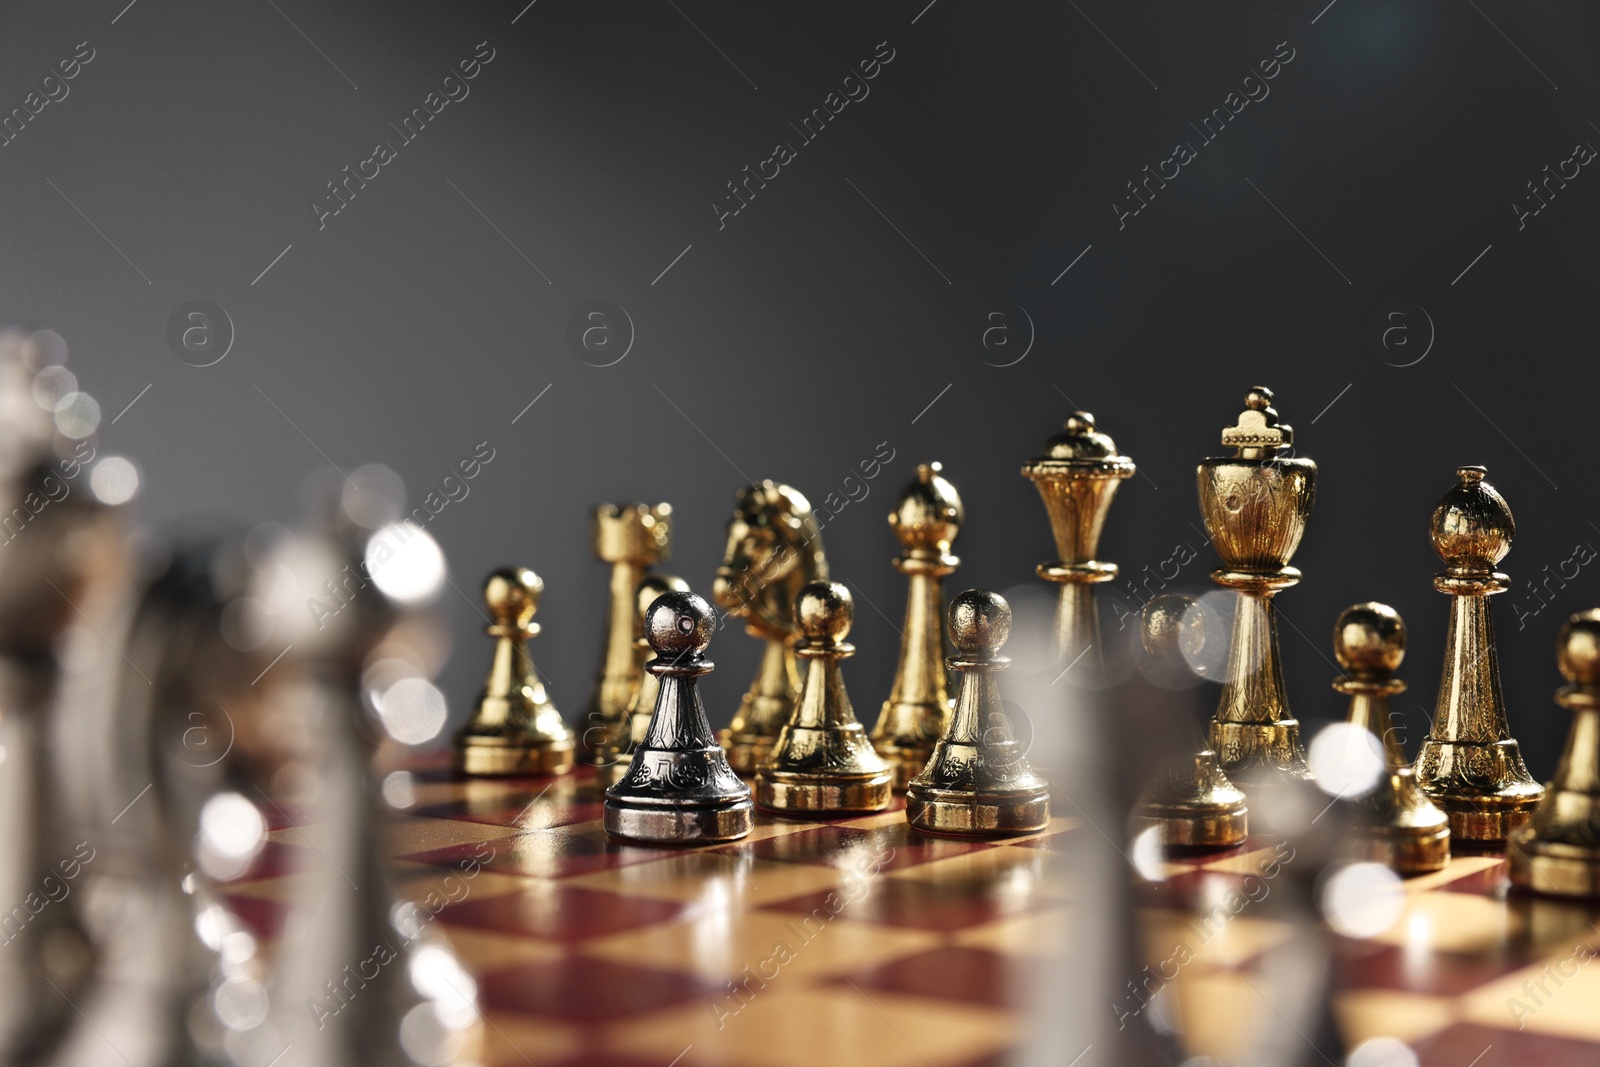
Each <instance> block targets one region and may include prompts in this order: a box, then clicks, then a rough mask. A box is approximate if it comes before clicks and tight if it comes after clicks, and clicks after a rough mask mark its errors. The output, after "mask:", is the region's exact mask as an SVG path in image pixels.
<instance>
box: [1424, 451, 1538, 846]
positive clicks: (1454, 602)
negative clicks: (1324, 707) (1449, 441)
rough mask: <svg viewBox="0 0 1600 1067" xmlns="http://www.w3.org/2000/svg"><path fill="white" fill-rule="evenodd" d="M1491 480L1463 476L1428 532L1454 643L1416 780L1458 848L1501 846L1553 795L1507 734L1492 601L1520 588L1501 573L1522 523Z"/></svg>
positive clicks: (1468, 470)
mask: <svg viewBox="0 0 1600 1067" xmlns="http://www.w3.org/2000/svg"><path fill="white" fill-rule="evenodd" d="M1486 473H1487V471H1486V470H1485V469H1484V468H1483V467H1458V468H1456V475H1457V476H1458V477H1459V478H1460V479H1461V480H1460V482H1459V483H1458V484H1457V485H1455V486H1454V487H1453V488H1451V489H1450V491H1449V492H1447V493H1445V495H1444V496H1443V497H1441V498H1440V500H1439V503H1438V504H1437V505H1435V506H1434V509H1433V520H1432V522H1431V524H1430V528H1429V534H1430V536H1431V538H1432V540H1433V550H1434V552H1435V553H1437V554H1438V556H1439V558H1440V559H1441V560H1443V561H1444V564H1445V569H1444V571H1443V572H1441V573H1439V574H1436V575H1434V579H1433V587H1434V588H1435V589H1437V590H1439V592H1441V593H1445V594H1447V595H1448V596H1449V597H1450V635H1449V638H1448V642H1447V644H1446V647H1445V661H1444V676H1443V677H1442V678H1441V679H1440V682H1439V699H1438V703H1437V704H1436V705H1435V707H1434V712H1433V730H1432V731H1431V732H1430V733H1429V735H1428V739H1427V740H1426V741H1424V742H1423V743H1422V750H1421V751H1420V752H1419V753H1418V755H1417V782H1418V784H1419V785H1421V786H1422V791H1423V792H1425V793H1427V794H1428V796H1429V797H1431V798H1432V799H1433V802H1434V803H1435V804H1438V805H1439V806H1440V807H1441V808H1443V809H1444V810H1445V814H1447V815H1449V816H1450V833H1451V834H1452V835H1454V836H1455V837H1456V838H1457V839H1458V840H1462V841H1472V842H1479V843H1485V844H1492V843H1495V842H1499V841H1503V840H1504V839H1505V837H1506V835H1507V834H1509V833H1510V832H1511V831H1512V830H1514V829H1516V828H1517V827H1518V826H1520V825H1521V824H1522V823H1523V822H1524V821H1526V819H1527V818H1528V814H1529V813H1530V812H1531V811H1532V810H1533V806H1534V805H1535V804H1537V803H1538V802H1539V798H1540V797H1541V796H1543V795H1544V789H1543V788H1542V787H1540V785H1539V783H1537V782H1535V781H1534V780H1533V778H1532V776H1530V775H1529V774H1528V768H1527V767H1525V766H1524V765H1523V763H1522V753H1521V751H1520V750H1519V749H1518V747H1517V742H1516V741H1515V740H1513V739H1512V737H1511V734H1510V731H1509V729H1508V728H1507V726H1506V708H1505V698H1504V697H1503V696H1502V695H1501V692H1500V660H1499V658H1498V656H1496V654H1495V644H1494V620H1493V618H1492V617H1491V616H1490V613H1489V597H1491V596H1493V595H1494V594H1496V593H1503V592H1505V591H1506V590H1507V589H1509V588H1510V587H1511V579H1509V578H1507V577H1506V576H1505V575H1504V574H1501V573H1500V572H1499V571H1497V570H1495V569H1494V568H1495V564H1497V563H1499V562H1500V561H1501V560H1502V559H1504V558H1505V556H1506V553H1507V552H1510V551H1511V542H1512V539H1513V538H1514V537H1515V536H1516V532H1517V525H1516V522H1515V521H1514V520H1513V519H1512V518H1511V509H1510V507H1508V506H1507V505H1506V502H1505V498H1504V497H1502V496H1501V495H1500V494H1499V493H1497V492H1495V489H1494V486H1492V485H1490V484H1489V483H1488V482H1486V481H1484V480H1483V476H1484V474H1486Z"/></svg>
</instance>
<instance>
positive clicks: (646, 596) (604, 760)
mask: <svg viewBox="0 0 1600 1067" xmlns="http://www.w3.org/2000/svg"><path fill="white" fill-rule="evenodd" d="M688 591H689V583H688V582H686V581H684V580H683V579H682V578H678V577H675V576H674V575H670V574H647V575H645V576H644V577H643V578H642V579H640V580H639V585H638V586H637V587H636V588H635V589H634V591H633V596H634V608H633V640H634V644H635V646H636V647H637V648H638V650H639V660H640V668H639V674H640V678H639V684H638V686H636V687H635V688H634V691H633V697H632V699H630V700H629V702H628V714H627V718H626V720H625V721H624V723H623V730H622V732H621V734H620V736H619V737H618V738H617V739H616V740H615V741H614V742H613V743H612V746H611V748H610V749H609V750H608V751H607V752H605V753H604V754H603V755H602V757H601V763H600V766H599V767H598V768H597V769H596V771H595V774H596V775H597V776H598V777H599V778H600V781H601V782H602V783H604V784H605V785H614V784H616V783H617V782H619V781H621V780H622V776H623V775H625V774H627V773H628V765H629V764H631V763H632V762H633V754H634V752H635V751H636V750H637V749H638V747H639V746H640V745H642V744H644V739H645V738H646V737H647V736H649V733H650V718H651V716H652V715H654V714H655V710H656V694H657V693H659V692H660V691H661V679H659V678H657V677H656V676H655V675H654V674H652V673H650V671H649V670H648V669H647V668H646V667H645V666H644V664H645V663H646V662H647V661H648V659H649V657H650V641H649V639H648V638H647V637H646V636H645V629H644V628H645V623H646V621H647V620H648V618H649V615H650V605H651V604H654V603H655V602H656V598H657V597H659V596H661V595H662V594H663V593H687V592H688Z"/></svg>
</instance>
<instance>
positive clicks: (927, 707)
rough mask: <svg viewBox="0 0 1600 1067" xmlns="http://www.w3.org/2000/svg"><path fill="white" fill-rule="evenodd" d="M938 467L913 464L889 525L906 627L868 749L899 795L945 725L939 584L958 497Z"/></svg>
mask: <svg viewBox="0 0 1600 1067" xmlns="http://www.w3.org/2000/svg"><path fill="white" fill-rule="evenodd" d="M942 469H943V468H942V467H941V466H940V465H939V464H938V463H920V464H918V465H917V478H916V480H915V481H913V482H912V483H911V484H910V485H908V486H906V487H905V489H903V490H902V491H901V493H900V499H899V501H898V502H897V503H896V504H895V509H894V510H893V511H892V512H890V513H889V525H890V526H891V527H893V529H894V532H895V534H896V535H897V536H898V537H899V538H900V544H901V545H902V546H904V548H905V551H904V552H903V553H902V554H901V555H899V556H896V557H895V559H894V569H895V570H897V571H899V572H900V573H901V574H903V575H905V576H906V580H907V583H908V585H909V589H908V590H907V592H906V621H905V626H904V628H903V629H901V631H900V664H899V666H898V667H896V668H895V672H894V685H893V687H892V688H891V689H890V690H889V699H888V700H886V701H884V704H883V709H882V710H881V711H880V712H879V713H878V723H877V725H876V726H874V727H873V728H872V744H873V747H874V748H876V749H877V750H878V755H880V756H882V757H883V758H884V759H885V760H887V761H888V763H889V767H890V769H891V770H893V771H894V787H895V789H896V790H899V791H901V792H903V791H904V790H905V788H906V786H907V785H909V784H910V782H911V779H912V778H913V777H915V776H916V774H917V772H918V771H920V770H922V768H923V767H925V766H927V764H928V757H929V756H931V755H933V744H934V742H935V741H937V740H939V737H940V735H941V734H943V733H944V728H945V724H946V723H948V722H949V721H950V691H949V687H948V683H947V682H946V680H945V670H944V656H945V648H944V589H943V584H942V583H943V579H944V578H945V577H946V576H948V575H949V574H951V573H953V572H954V571H955V569H956V567H957V566H959V565H960V563H961V560H959V559H957V558H956V557H955V556H952V555H951V554H950V545H951V543H952V542H954V541H955V539H956V534H958V533H960V532H961V522H962V519H963V518H964V513H963V511H962V507H961V496H960V494H958V493H957V492H956V487H955V486H953V485H951V484H950V483H949V482H948V481H946V480H945V479H944V478H943V477H941V476H940V474H939V472H940V471H941V470H942Z"/></svg>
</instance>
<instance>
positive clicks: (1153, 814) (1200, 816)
mask: <svg viewBox="0 0 1600 1067" xmlns="http://www.w3.org/2000/svg"><path fill="white" fill-rule="evenodd" d="M1135 821H1136V823H1137V824H1138V825H1139V826H1147V827H1148V826H1154V827H1159V828H1160V830H1161V843H1162V844H1163V845H1165V846H1166V847H1168V848H1191V849H1221V848H1232V847H1234V846H1235V845H1238V844H1241V843H1243V841H1244V839H1245V837H1246V836H1248V835H1249V833H1250V816H1249V809H1248V808H1246V807H1245V805H1244V804H1239V805H1237V806H1235V807H1223V808H1215V809H1204V808H1193V807H1186V806H1185V807H1159V806H1154V805H1149V806H1145V807H1143V808H1140V810H1139V813H1138V815H1136V816H1135Z"/></svg>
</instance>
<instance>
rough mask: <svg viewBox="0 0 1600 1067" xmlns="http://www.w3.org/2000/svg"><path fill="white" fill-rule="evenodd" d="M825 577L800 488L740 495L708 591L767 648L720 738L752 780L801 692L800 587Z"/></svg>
mask: <svg viewBox="0 0 1600 1067" xmlns="http://www.w3.org/2000/svg"><path fill="white" fill-rule="evenodd" d="M827 577H828V560H827V557H826V556H825V555H823V551H822V530H821V528H820V527H819V526H818V525H817V519H816V516H815V514H813V513H812V510H811V503H810V501H808V500H806V498H805V496H804V495H803V494H802V493H801V492H800V491H799V490H797V489H792V488H790V487H789V486H787V485H777V484H775V483H773V482H771V481H763V482H759V483H757V484H756V485H751V486H746V487H745V488H743V489H740V490H739V492H738V493H737V495H736V496H735V498H734V511H733V517H732V518H730V519H729V520H728V546H727V550H726V551H725V552H724V553H723V557H722V565H721V566H719V567H718V568H717V578H716V582H715V583H714V584H713V586H712V589H711V595H712V598H713V599H715V600H716V602H717V605H718V606H719V607H721V608H722V609H723V610H724V611H726V612H727V613H728V614H730V615H734V616H737V617H739V618H742V619H743V620H744V621H745V629H746V631H747V632H748V633H750V635H751V636H753V637H759V638H761V639H762V640H763V641H765V642H766V651H765V652H764V653H763V654H762V657H761V667H760V669H759V671H758V672H757V674H756V680H755V681H754V682H753V683H752V684H751V686H750V689H749V691H748V692H746V693H745V695H744V699H743V700H742V701H741V702H740V703H739V710H738V711H737V712H735V713H734V716H733V721H732V722H731V723H730V724H729V725H728V728H727V729H726V730H724V731H723V732H722V744H723V747H724V748H726V749H727V750H728V763H729V765H730V766H732V767H733V769H734V770H735V771H736V772H738V773H739V774H742V775H745V776H746V777H749V776H751V775H753V774H755V773H756V767H758V766H759V765H760V764H761V761H762V760H764V759H765V758H766V757H767V753H768V752H770V751H772V744H773V742H774V741H776V740H777V737H778V731H779V730H781V729H783V724H784V723H786V722H788V721H789V717H790V716H791V715H792V714H794V705H795V698H796V696H797V694H798V693H799V690H800V675H799V673H798V671H797V670H796V669H795V662H794V652H793V650H792V649H791V648H790V647H789V642H790V641H791V640H792V639H793V637H794V635H795V622H794V598H795V596H796V594H798V593H799V592H800V588H801V586H804V585H805V584H806V583H808V582H815V581H821V580H822V579H825V578H827Z"/></svg>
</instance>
